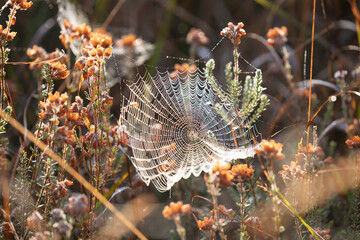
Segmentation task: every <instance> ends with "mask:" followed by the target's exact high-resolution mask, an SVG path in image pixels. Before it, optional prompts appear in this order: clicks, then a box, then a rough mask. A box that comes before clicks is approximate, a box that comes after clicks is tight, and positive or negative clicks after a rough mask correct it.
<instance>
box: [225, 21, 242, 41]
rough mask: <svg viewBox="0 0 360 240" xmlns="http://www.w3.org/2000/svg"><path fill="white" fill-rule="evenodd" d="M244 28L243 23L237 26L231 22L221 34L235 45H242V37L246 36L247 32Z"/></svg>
mask: <svg viewBox="0 0 360 240" xmlns="http://www.w3.org/2000/svg"><path fill="white" fill-rule="evenodd" d="M243 27H244V23H242V22H239V23H238V24H237V25H236V26H235V25H234V24H233V23H232V22H229V23H228V26H227V27H226V28H224V29H223V30H222V31H221V32H220V35H221V36H225V37H227V38H228V39H230V40H231V41H232V42H233V43H234V44H240V43H241V37H242V36H244V35H246V31H245V30H244V29H243Z"/></svg>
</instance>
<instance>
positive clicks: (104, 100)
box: [100, 91, 114, 111]
mask: <svg viewBox="0 0 360 240" xmlns="http://www.w3.org/2000/svg"><path fill="white" fill-rule="evenodd" d="M113 99H114V98H113V97H110V95H109V92H107V91H102V92H101V95H100V103H101V106H100V109H101V110H102V111H104V110H105V108H106V106H109V105H111V104H113Z"/></svg>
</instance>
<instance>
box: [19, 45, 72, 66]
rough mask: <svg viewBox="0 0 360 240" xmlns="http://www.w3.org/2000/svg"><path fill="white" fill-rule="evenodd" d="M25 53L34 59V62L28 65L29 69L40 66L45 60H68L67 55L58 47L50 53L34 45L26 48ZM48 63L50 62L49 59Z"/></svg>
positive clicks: (63, 61) (62, 61)
mask: <svg viewBox="0 0 360 240" xmlns="http://www.w3.org/2000/svg"><path fill="white" fill-rule="evenodd" d="M26 54H27V55H28V56H29V58H30V59H31V60H34V61H35V63H32V64H30V65H29V68H30V69H34V67H36V68H40V67H41V66H42V64H43V62H45V61H46V60H53V59H58V62H60V63H66V61H67V60H68V57H67V55H65V54H63V53H62V52H61V51H60V50H59V49H56V50H55V51H53V52H52V53H47V52H46V51H45V49H44V48H42V47H39V46H37V45H34V46H33V47H32V48H28V49H27V50H26ZM36 62H38V63H36ZM54 63H55V62H54ZM49 64H51V62H50V61H49Z"/></svg>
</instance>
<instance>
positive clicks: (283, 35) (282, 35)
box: [266, 26, 288, 46]
mask: <svg viewBox="0 0 360 240" xmlns="http://www.w3.org/2000/svg"><path fill="white" fill-rule="evenodd" d="M287 35H288V30H287V28H286V27H285V26H282V27H281V28H278V27H274V28H270V29H269V31H268V32H267V34H266V37H267V40H266V44H267V45H270V46H283V45H284V44H285V43H286V42H287Z"/></svg>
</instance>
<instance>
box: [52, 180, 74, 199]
mask: <svg viewBox="0 0 360 240" xmlns="http://www.w3.org/2000/svg"><path fill="white" fill-rule="evenodd" d="M71 185H73V182H72V181H70V180H64V181H61V182H58V183H57V184H56V186H55V188H54V190H53V191H52V192H53V194H54V195H55V196H59V195H60V196H61V197H65V195H66V193H67V187H69V186H71ZM58 194H59V195H58Z"/></svg>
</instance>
